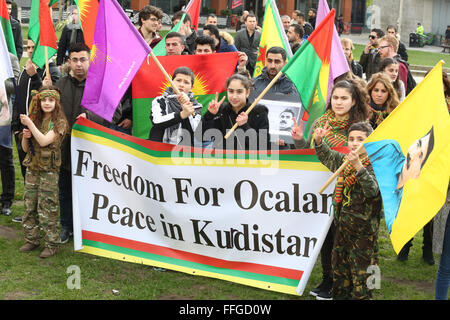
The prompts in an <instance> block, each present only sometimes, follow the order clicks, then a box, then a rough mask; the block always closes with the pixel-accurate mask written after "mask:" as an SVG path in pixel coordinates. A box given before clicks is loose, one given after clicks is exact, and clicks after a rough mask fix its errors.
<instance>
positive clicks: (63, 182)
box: [58, 168, 73, 231]
mask: <svg viewBox="0 0 450 320" xmlns="http://www.w3.org/2000/svg"><path fill="white" fill-rule="evenodd" d="M58 185H59V206H60V221H61V227H62V228H63V229H66V230H68V231H73V212H72V173H71V172H70V171H68V170H64V169H63V168H61V171H60V172H59V181H58Z"/></svg>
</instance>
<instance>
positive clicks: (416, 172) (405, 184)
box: [364, 61, 450, 253]
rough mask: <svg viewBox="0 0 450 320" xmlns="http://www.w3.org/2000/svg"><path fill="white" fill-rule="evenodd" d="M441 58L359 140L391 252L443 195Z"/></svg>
mask: <svg viewBox="0 0 450 320" xmlns="http://www.w3.org/2000/svg"><path fill="white" fill-rule="evenodd" d="M443 63H444V62H443V61H440V62H439V63H438V64H437V65H436V66H435V67H434V68H433V70H431V72H430V73H429V74H428V75H427V76H426V77H425V79H424V80H422V81H421V82H420V84H419V85H418V86H417V87H416V88H415V89H414V90H413V91H412V92H411V93H410V94H409V95H408V96H407V97H406V99H405V100H404V101H403V102H402V103H401V104H400V105H399V106H398V107H397V108H395V110H394V111H393V112H392V113H391V114H390V115H389V117H387V118H386V119H385V120H384V121H383V122H382V123H381V124H380V125H379V126H378V127H377V129H376V130H375V131H374V132H373V133H372V134H371V135H370V136H369V137H368V138H367V139H366V141H365V142H364V147H365V149H366V151H367V154H368V155H369V158H370V161H371V162H372V166H373V169H374V172H375V175H376V177H377V181H378V185H379V187H380V191H381V196H382V198H383V207H384V214H385V219H386V224H387V227H388V230H389V232H390V235H391V241H392V245H393V247H394V250H395V252H396V253H399V252H400V250H401V249H402V248H403V246H404V245H405V244H406V243H407V242H408V241H409V240H410V239H411V238H412V237H413V236H414V235H415V234H416V233H417V232H418V231H419V230H420V229H422V228H423V226H425V225H426V224H427V223H428V222H429V221H430V220H431V219H432V218H433V217H434V215H435V214H436V213H437V212H438V211H439V209H441V207H442V206H443V205H444V203H445V199H446V194H447V187H448V184H449V176H450V162H449V159H450V116H449V113H448V110H447V104H446V102H445V98H444V93H443V91H442V86H443V83H442V65H443ZM424 106H426V109H424V108H423V107H424Z"/></svg>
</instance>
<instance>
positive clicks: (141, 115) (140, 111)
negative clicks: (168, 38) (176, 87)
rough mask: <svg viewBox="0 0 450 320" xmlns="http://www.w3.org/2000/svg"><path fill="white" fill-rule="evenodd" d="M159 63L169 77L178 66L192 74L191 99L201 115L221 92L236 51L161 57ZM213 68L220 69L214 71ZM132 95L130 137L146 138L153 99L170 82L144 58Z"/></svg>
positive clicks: (233, 66)
mask: <svg viewBox="0 0 450 320" xmlns="http://www.w3.org/2000/svg"><path fill="white" fill-rule="evenodd" d="M158 60H159V62H160V63H161V65H162V66H163V67H164V69H165V70H166V71H167V73H168V74H169V75H172V74H173V72H174V71H175V69H177V68H178V67H182V66H184V67H188V68H189V69H191V70H192V71H193V72H194V74H195V82H194V87H193V90H192V92H193V93H194V96H195V99H196V100H197V101H198V102H199V103H200V104H202V105H203V113H204V112H206V110H207V109H208V104H209V102H210V101H211V100H212V99H214V97H215V94H216V93H217V92H218V93H219V94H221V93H224V91H225V80H226V79H227V78H228V77H230V76H231V75H232V74H233V73H234V70H235V69H236V64H237V61H238V53H237V52H226V53H213V54H200V55H198V54H196V55H188V56H162V57H158ZM217 66H220V68H218V67H217ZM132 86H133V87H132V92H133V97H132V98H133V135H134V136H136V137H139V138H143V139H147V138H148V134H149V132H150V129H151V127H152V123H151V121H150V112H151V110H150V109H151V105H152V101H153V98H156V97H158V96H160V95H162V94H163V93H164V91H165V90H166V88H167V87H168V86H170V83H169V82H168V81H167V80H166V78H165V77H164V74H163V73H162V72H161V70H159V68H158V66H157V65H156V63H155V62H154V61H153V60H152V59H150V58H147V62H144V63H143V64H142V66H141V68H140V69H139V71H138V73H137V74H136V76H135V77H134V80H133V83H132Z"/></svg>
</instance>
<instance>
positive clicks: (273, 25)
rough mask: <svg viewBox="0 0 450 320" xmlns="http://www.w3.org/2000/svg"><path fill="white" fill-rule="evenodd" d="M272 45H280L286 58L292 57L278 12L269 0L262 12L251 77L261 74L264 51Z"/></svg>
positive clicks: (273, 1)
mask: <svg viewBox="0 0 450 320" xmlns="http://www.w3.org/2000/svg"><path fill="white" fill-rule="evenodd" d="M272 47H281V48H283V49H284V50H285V51H286V54H287V58H288V59H289V58H290V57H292V50H291V46H290V45H289V40H288V38H287V35H286V32H285V31H284V28H283V23H282V22H281V18H280V14H279V13H278V8H277V4H276V2H275V0H269V1H268V2H267V4H266V10H265V12H264V20H263V24H262V31H261V40H260V41H259V48H258V57H257V59H256V65H255V71H254V73H253V77H254V78H255V77H257V76H259V75H260V74H261V71H262V69H263V68H264V67H265V66H266V52H267V50H269V49H270V48H272Z"/></svg>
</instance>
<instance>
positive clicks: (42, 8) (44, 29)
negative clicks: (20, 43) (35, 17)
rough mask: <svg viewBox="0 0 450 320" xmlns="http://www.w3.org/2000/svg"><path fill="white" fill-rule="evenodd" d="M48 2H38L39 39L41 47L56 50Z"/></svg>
mask: <svg viewBox="0 0 450 320" xmlns="http://www.w3.org/2000/svg"><path fill="white" fill-rule="evenodd" d="M51 10H52V9H51V8H50V7H49V0H39V25H40V28H39V38H40V40H41V46H44V47H51V48H53V49H58V45H57V44H56V32H55V28H54V27H53V21H52V16H51Z"/></svg>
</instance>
